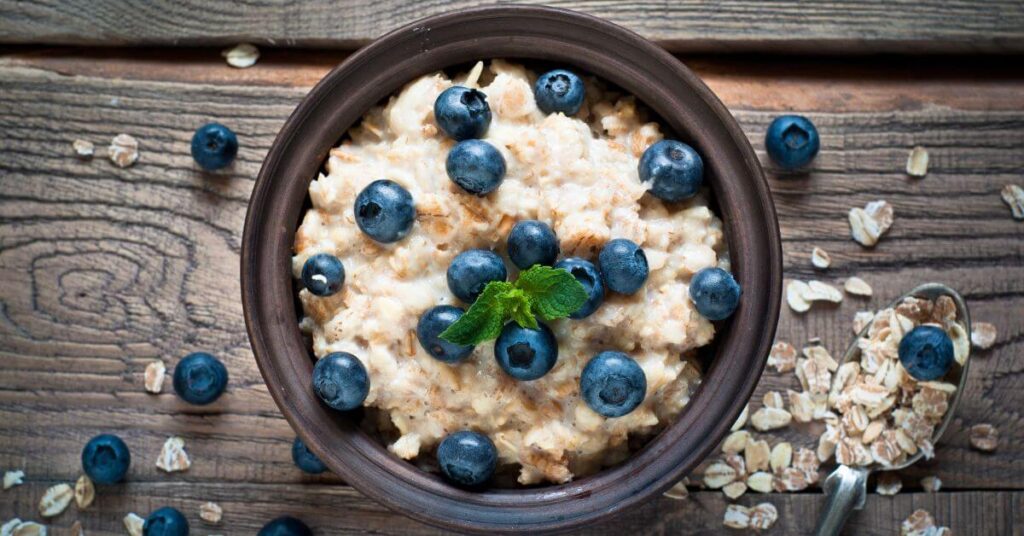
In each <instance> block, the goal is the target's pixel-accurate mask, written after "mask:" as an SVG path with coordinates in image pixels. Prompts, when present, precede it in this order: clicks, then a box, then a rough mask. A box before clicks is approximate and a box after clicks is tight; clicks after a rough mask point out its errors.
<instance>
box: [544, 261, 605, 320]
mask: <svg viewBox="0 0 1024 536" xmlns="http://www.w3.org/2000/svg"><path fill="white" fill-rule="evenodd" d="M555 268H561V269H563V270H565V271H567V272H569V273H570V274H572V276H573V277H575V278H576V281H579V282H580V284H581V285H583V290H586V291H587V301H586V302H585V303H584V304H583V307H580V308H579V309H577V310H576V312H574V313H572V314H570V315H569V318H573V319H576V320H579V319H581V318H586V317H588V316H590V315H592V314H594V311H596V310H597V308H598V307H600V306H601V302H603V301H604V283H602V282H601V273H600V272H598V271H597V266H594V263H592V262H590V261H588V260H586V259H581V258H579V257H569V258H568V259H562V260H560V261H558V262H556V263H555Z"/></svg>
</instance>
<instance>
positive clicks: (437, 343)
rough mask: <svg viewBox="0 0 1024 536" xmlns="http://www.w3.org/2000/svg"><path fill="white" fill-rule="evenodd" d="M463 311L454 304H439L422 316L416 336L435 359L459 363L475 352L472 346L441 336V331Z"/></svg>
mask: <svg viewBox="0 0 1024 536" xmlns="http://www.w3.org/2000/svg"><path fill="white" fill-rule="evenodd" d="M463 313H465V311H463V310H462V309H459V308H458V307H455V306H454V305H438V306H436V307H431V308H430V309H428V310H427V312H425V313H423V315H422V316H420V321H419V323H417V324H416V338H418V339H419V340H420V345H421V346H423V349H424V350H426V351H427V353H428V354H430V355H431V356H432V357H433V358H434V359H437V360H438V361H444V362H445V363H458V362H459V361H462V360H463V359H465V358H466V357H468V356H469V354H471V353H473V347H472V346H462V345H459V344H452V343H450V342H448V341H446V340H444V339H442V338H440V337H439V335H441V332H443V331H444V330H446V329H448V326H450V325H452V324H454V323H455V321H456V320H458V319H459V318H461V317H462V315H463Z"/></svg>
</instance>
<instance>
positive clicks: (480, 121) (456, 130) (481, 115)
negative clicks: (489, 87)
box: [434, 86, 491, 141]
mask: <svg viewBox="0 0 1024 536" xmlns="http://www.w3.org/2000/svg"><path fill="white" fill-rule="evenodd" d="M434 120H435V121H437V126H439V127H441V130H443V131H444V133H445V134H447V135H448V137H449V138H452V139H454V140H458V141H462V140H468V139H471V138H482V137H483V136H484V134H485V133H486V132H487V127H488V126H490V124H491V107H490V106H488V105H487V95H484V94H483V93H482V92H480V91H477V90H475V89H470V88H468V87H462V86H452V87H450V88H448V89H446V90H444V91H442V92H441V94H440V95H438V96H437V100H435V101H434Z"/></svg>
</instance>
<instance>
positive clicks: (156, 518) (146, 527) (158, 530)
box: [142, 506, 188, 536]
mask: <svg viewBox="0 0 1024 536" xmlns="http://www.w3.org/2000/svg"><path fill="white" fill-rule="evenodd" d="M142 534H143V536H188V520H187V519H185V516H184V514H182V513H181V512H180V511H178V509H177V508H171V507H170V506H165V507H163V508H160V509H158V510H155V511H153V513H151V514H149V517H147V518H146V522H145V523H144V524H143V525H142Z"/></svg>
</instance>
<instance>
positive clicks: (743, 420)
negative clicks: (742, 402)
mask: <svg viewBox="0 0 1024 536" xmlns="http://www.w3.org/2000/svg"><path fill="white" fill-rule="evenodd" d="M749 412H750V404H747V405H746V406H743V411H741V412H740V416H739V417H736V422H734V423H732V428H730V429H729V430H730V431H733V432H735V431H736V430H739V429H741V428H743V427H744V426H746V425H747V414H748V413H749Z"/></svg>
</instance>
